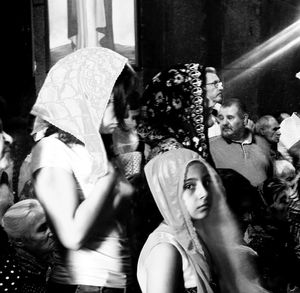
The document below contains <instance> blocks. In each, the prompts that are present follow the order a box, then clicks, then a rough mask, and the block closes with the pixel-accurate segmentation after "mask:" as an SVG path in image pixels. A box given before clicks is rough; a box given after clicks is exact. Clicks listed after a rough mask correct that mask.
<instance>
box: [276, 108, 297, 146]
mask: <svg viewBox="0 0 300 293" xmlns="http://www.w3.org/2000/svg"><path fill="white" fill-rule="evenodd" d="M280 132H281V136H280V143H281V144H282V145H283V146H284V147H285V148H286V149H289V148H290V147H292V146H293V145H294V144H295V143H296V142H298V141H299V140H300V118H299V117H298V116H297V114H296V113H293V114H292V115H291V117H288V118H286V119H284V120H283V121H282V122H281V124H280ZM279 151H280V150H279Z"/></svg>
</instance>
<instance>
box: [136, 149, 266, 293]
mask: <svg viewBox="0 0 300 293" xmlns="http://www.w3.org/2000/svg"><path fill="white" fill-rule="evenodd" d="M145 174H146V178H147V181H148V184H149V187H150V189H151V192H152V195H153V197H154V200H155V202H156V205H157V207H158V209H159V211H160V213H161V214H162V216H163V219H164V220H163V222H162V223H161V224H160V225H159V226H158V227H157V229H156V230H154V231H153V232H152V233H151V234H150V236H149V237H148V239H147V241H146V243H145V245H144V247H143V249H142V251H141V254H140V257H139V262H138V269H137V277H138V281H139V284H140V287H141V290H142V292H143V293H152V292H155V293H171V292H172V293H174V292H197V293H204V292H205V293H213V292H214V293H215V292H222V293H224V292H226V293H233V292H234V293H242V292H243V293H250V292H251V293H258V292H267V291H265V290H264V289H263V288H262V287H261V286H260V284H259V280H258V277H257V275H256V273H255V269H254V268H253V264H252V259H253V257H254V252H253V251H252V250H251V249H250V248H248V247H246V246H244V245H243V244H242V241H241V235H240V233H239V231H238V228H237V226H236V223H235V221H234V219H233V217H232V215H231V213H230V211H229V209H228V207H227V204H226V200H225V197H224V188H223V186H222V184H221V181H220V178H219V177H218V175H217V174H216V172H215V171H214V169H213V168H212V167H211V166H210V165H209V164H208V163H207V162H206V161H205V160H203V158H201V156H200V155H199V154H197V153H196V152H194V151H191V150H188V149H184V148H181V149H176V150H170V151H167V152H165V153H161V154H159V155H157V156H156V157H155V158H153V159H152V160H150V161H149V162H148V164H147V165H146V166H145Z"/></svg>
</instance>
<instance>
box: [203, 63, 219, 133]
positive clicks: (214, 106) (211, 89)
mask: <svg viewBox="0 0 300 293" xmlns="http://www.w3.org/2000/svg"><path fill="white" fill-rule="evenodd" d="M205 73H206V87H205V89H206V98H207V100H208V108H209V111H210V116H209V119H208V126H209V128H208V137H214V136H218V135H220V133H221V131H220V126H219V124H218V122H217V118H216V117H217V115H218V110H219V108H220V106H221V103H222V101H223V96H222V92H223V89H224V88H223V83H222V82H221V81H220V78H219V77H218V75H217V71H216V69H215V68H214V67H206V68H205Z"/></svg>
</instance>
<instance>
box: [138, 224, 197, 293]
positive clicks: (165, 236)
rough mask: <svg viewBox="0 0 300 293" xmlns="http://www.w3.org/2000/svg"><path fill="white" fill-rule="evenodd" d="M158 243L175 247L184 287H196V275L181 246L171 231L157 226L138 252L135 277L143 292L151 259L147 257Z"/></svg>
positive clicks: (144, 292) (144, 291)
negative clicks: (179, 256) (161, 229)
mask: <svg viewBox="0 0 300 293" xmlns="http://www.w3.org/2000/svg"><path fill="white" fill-rule="evenodd" d="M159 243H170V244H172V245H174V246H175V247H176V249H177V250H178V252H179V253H180V254H181V258H182V271H183V280H184V287H185V288H194V287H197V282H196V276H195V273H194V269H193V267H192V265H191V263H190V261H189V259H188V256H187V254H186V252H185V250H184V249H183V248H182V246H181V245H180V244H179V243H178V241H177V240H176V239H175V237H174V235H172V234H171V233H167V232H164V231H159V228H157V229H156V230H154V231H153V232H152V233H151V234H150V235H149V237H148V239H147V241H146V243H145V244H144V247H143V249H142V251H141V253H140V256H139V260H138V266H137V278H138V282H139V285H140V287H141V290H142V292H143V293H146V292H147V290H146V288H147V269H148V268H147V266H148V262H149V261H151V259H149V255H150V253H151V251H152V249H153V248H154V247H155V246H156V245H158V244H159Z"/></svg>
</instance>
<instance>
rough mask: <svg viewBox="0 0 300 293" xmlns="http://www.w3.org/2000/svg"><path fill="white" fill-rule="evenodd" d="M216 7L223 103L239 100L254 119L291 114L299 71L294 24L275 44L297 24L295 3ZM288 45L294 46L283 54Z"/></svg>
mask: <svg viewBox="0 0 300 293" xmlns="http://www.w3.org/2000/svg"><path fill="white" fill-rule="evenodd" d="M222 5H223V9H222V11H223V36H222V75H223V79H224V80H225V98H228V97H233V96H235V97H239V98H241V99H243V100H244V101H245V102H246V104H247V106H248V108H249V110H250V113H251V114H252V116H253V118H254V119H255V117H256V116H260V115H263V114H273V115H276V113H277V112H280V111H285V112H288V113H291V112H292V111H294V110H295V108H296V106H297V103H298V100H299V94H298V92H299V90H300V82H299V80H298V79H296V78H295V74H296V72H298V71H300V54H299V47H300V46H299V45H300V42H299V40H298V41H297V37H300V25H298V26H297V28H298V29H296V30H295V32H294V34H291V35H289V34H288V33H285V34H283V36H281V37H280V39H279V35H278V34H279V33H280V32H281V31H283V30H284V29H286V28H287V27H288V26H290V25H291V24H293V23H294V22H295V21H297V20H298V19H299V16H300V10H299V9H300V3H299V2H298V1H296V0H285V1H282V0H280V1H279V0H223V4H222ZM271 38H272V39H271ZM276 41H278V42H276ZM290 41H293V42H295V44H294V46H292V47H290V48H289V49H288V50H285V51H283V48H284V46H285V45H288V44H291V43H289V42H290ZM249 53H250V54H249ZM272 56H273V57H272ZM274 56H275V57H274ZM298 64H299V66H298Z"/></svg>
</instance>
